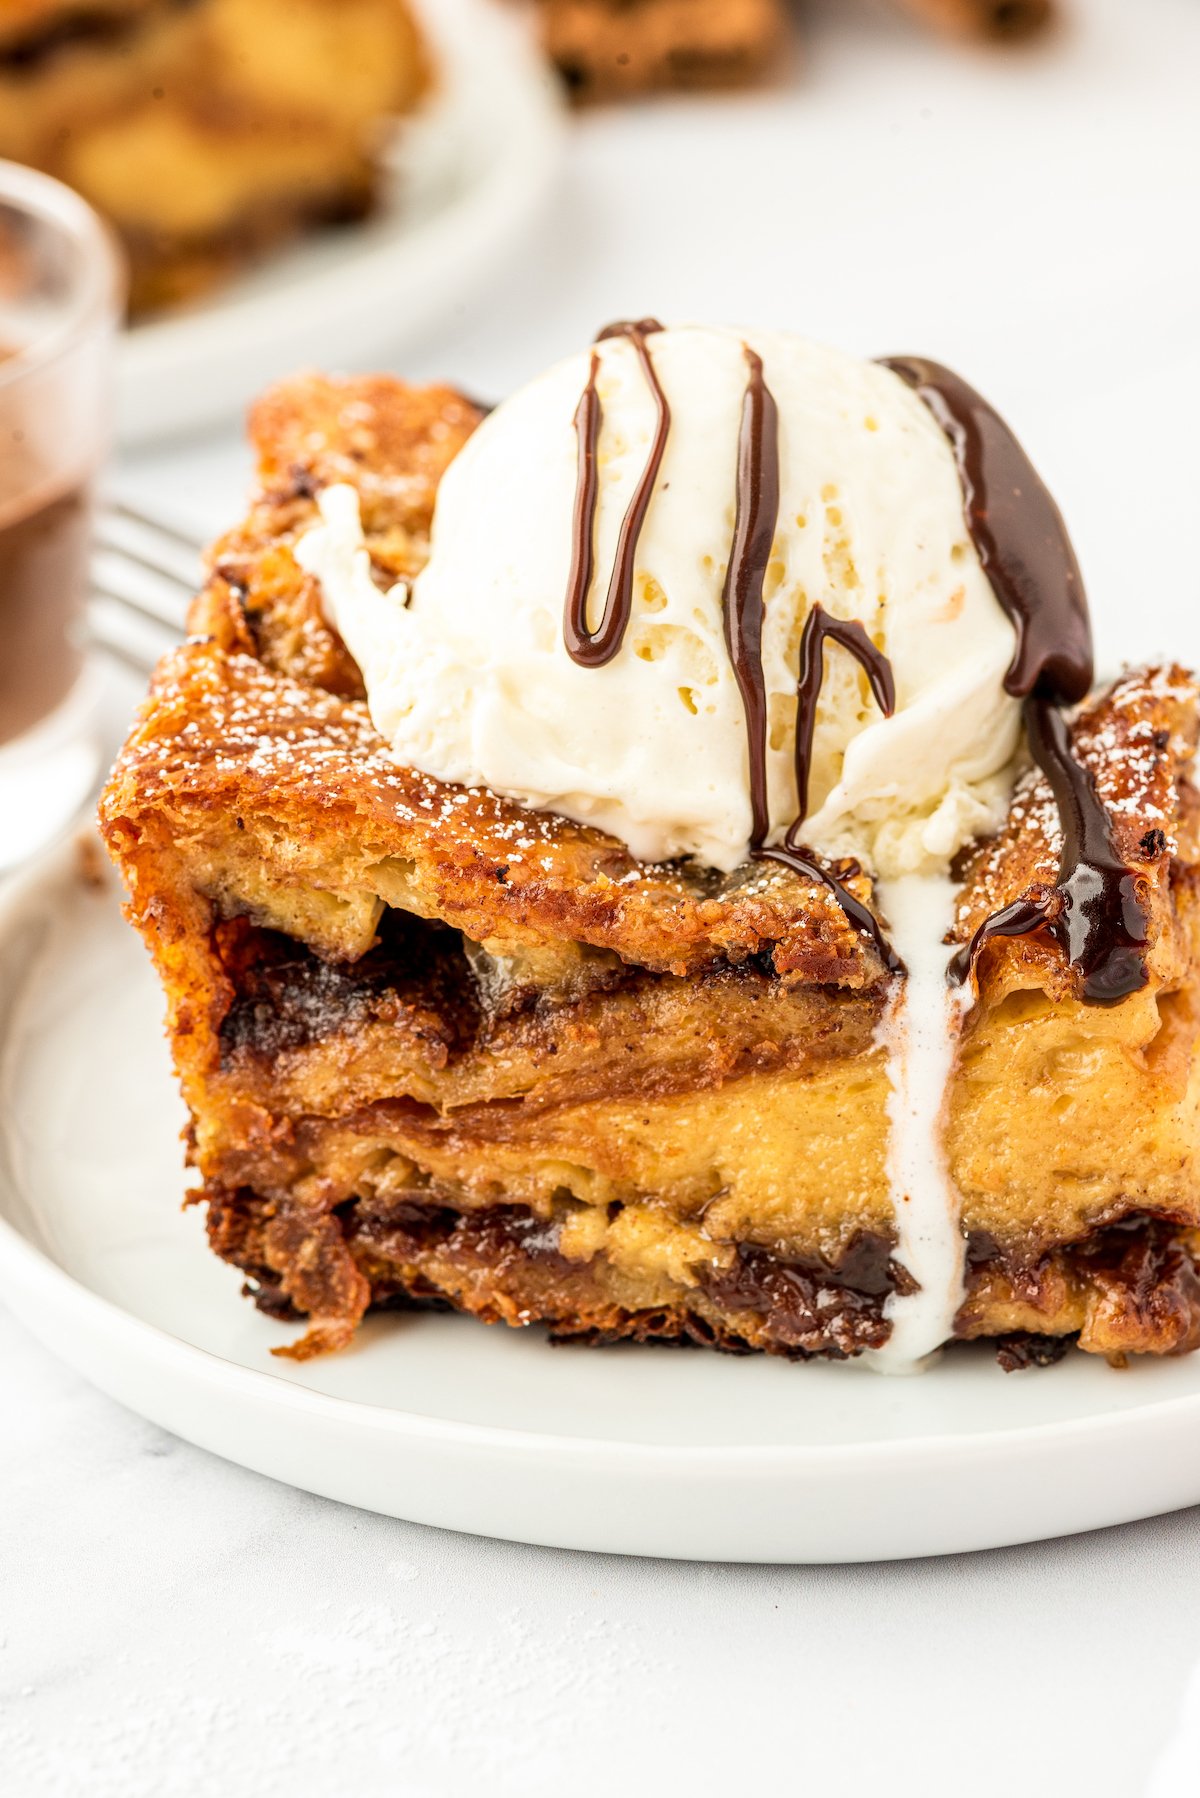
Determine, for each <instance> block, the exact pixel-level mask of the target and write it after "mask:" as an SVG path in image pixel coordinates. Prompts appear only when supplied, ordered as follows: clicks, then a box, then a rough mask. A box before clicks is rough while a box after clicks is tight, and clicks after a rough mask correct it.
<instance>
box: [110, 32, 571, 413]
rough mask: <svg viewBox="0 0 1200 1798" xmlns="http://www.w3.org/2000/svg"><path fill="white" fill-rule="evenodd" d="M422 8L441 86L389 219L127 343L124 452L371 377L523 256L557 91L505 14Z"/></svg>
mask: <svg viewBox="0 0 1200 1798" xmlns="http://www.w3.org/2000/svg"><path fill="white" fill-rule="evenodd" d="M420 10H421V13H422V15H423V17H424V19H425V22H426V26H427V29H428V31H429V34H430V36H431V38H432V40H433V44H434V54H435V56H436V59H437V65H438V70H439V81H438V87H437V91H436V93H435V95H434V97H433V98H432V100H431V101H430V103H429V104H428V106H427V107H426V108H425V110H424V112H423V113H422V114H421V115H420V116H419V117H416V118H414V119H411V120H409V121H406V122H405V123H404V125H403V126H402V128H401V131H400V133H399V136H398V140H397V148H396V152H395V156H394V158H393V164H394V166H393V169H392V179H391V185H390V194H389V197H388V198H387V199H386V201H385V203H384V205H383V207H382V208H381V210H380V211H379V213H378V214H377V215H376V216H375V217H374V218H372V219H370V220H368V221H366V222H365V223H364V224H362V225H357V226H353V227H347V228H342V229H337V230H329V231H325V232H322V233H319V234H318V235H316V236H313V237H310V238H307V239H305V240H304V241H303V242H301V243H299V244H297V245H295V246H294V247H293V248H292V249H290V250H287V251H285V252H284V253H283V254H281V255H277V256H274V257H271V258H270V259H269V260H267V261H265V262H264V263H263V264H262V265H261V267H258V268H256V269H254V270H252V271H250V272H249V273H247V274H246V275H244V276H242V277H241V278H240V279H238V280H236V281H234V282H232V283H231V284H230V285H228V286H227V287H223V288H221V289H220V290H219V291H218V292H217V293H216V294H214V295H213V297H212V299H211V300H208V301H206V302H205V303H203V304H201V305H197V306H195V307H192V308H189V309H188V310H187V311H184V312H180V313H178V314H174V315H170V316H168V317H165V318H162V319H157V320H152V321H151V322H149V323H146V324H142V325H136V326H134V327H133V328H132V329H130V330H129V331H127V332H126V333H125V336H124V339H123V341H122V345H121V351H120V360H119V366H118V415H119V429H120V434H121V436H122V438H123V440H124V441H126V442H129V443H134V442H139V441H143V440H145V439H147V438H152V437H157V436H161V435H164V434H166V433H175V432H180V431H186V430H191V429H194V428H195V427H197V426H199V425H205V424H210V423H212V422H213V421H215V420H217V419H220V418H223V417H228V416H229V415H230V414H231V413H233V412H236V411H238V410H239V409H240V408H241V407H242V406H244V405H245V404H246V402H247V400H248V399H249V398H250V396H251V395H252V394H254V393H256V392H258V391H259V390H260V389H261V388H262V387H263V386H265V385H266V383H267V382H269V381H272V380H274V379H276V378H277V377H279V376H281V375H285V374H289V373H291V372H292V371H293V370H295V369H297V368H301V367H305V366H307V365H309V364H312V363H323V364H327V365H332V366H335V367H338V368H343V367H359V366H365V365H366V364H367V363H369V362H370V361H371V359H372V358H373V357H375V356H377V355H378V354H379V353H380V352H381V351H383V350H385V349H386V350H391V351H394V350H396V349H399V348H400V347H402V346H403V344H404V343H405V342H406V341H407V340H409V339H411V338H412V337H413V336H414V335H415V334H416V333H418V332H419V331H421V330H423V329H424V328H425V327H426V326H428V325H429V324H430V323H431V322H432V321H434V320H435V319H437V318H439V317H442V316H444V315H445V313H446V312H447V311H448V310H449V309H450V308H452V307H453V306H454V305H455V304H456V303H458V302H460V301H461V300H462V299H464V298H465V297H466V296H467V295H468V294H469V293H470V292H471V291H472V290H473V289H474V288H476V287H477V286H478V284H479V282H480V281H481V280H482V279H483V278H484V276H485V275H486V274H487V273H488V271H489V270H491V269H493V268H494V267H495V265H496V264H497V262H498V261H499V260H500V259H501V258H503V257H504V256H507V255H511V254H513V253H515V251H516V250H517V249H518V248H519V246H520V244H521V242H522V239H523V237H524V234H525V232H526V230H527V229H528V228H529V226H530V225H531V224H532V222H533V220H534V218H535V217H536V216H537V214H538V212H539V211H540V210H541V207H542V205H543V203H544V202H545V200H546V199H547V197H548V195H549V193H550V191H551V188H552V183H553V179H554V175H555V171H556V169H557V167H558V161H559V151H560V147H561V139H562V119H563V112H562V105H561V102H560V100H559V97H558V90H557V88H556V86H555V84H554V81H553V79H552V78H551V76H550V75H549V74H548V72H547V71H546V69H545V67H544V65H543V63H542V62H541V60H540V58H539V57H538V55H537V53H536V52H535V50H534V48H533V45H532V43H531V41H530V39H529V36H528V34H527V33H526V32H525V31H524V30H523V29H522V28H521V26H520V24H519V22H518V21H517V20H516V19H514V18H512V17H510V16H508V15H507V10H506V9H505V8H504V7H500V6H496V5H493V4H488V3H487V0H423V3H422V4H421V7H420Z"/></svg>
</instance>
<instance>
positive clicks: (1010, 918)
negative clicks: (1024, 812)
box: [951, 697, 1148, 1005]
mask: <svg viewBox="0 0 1200 1798" xmlns="http://www.w3.org/2000/svg"><path fill="white" fill-rule="evenodd" d="M1024 716H1025V729H1026V731H1027V733H1028V736H1029V746H1030V748H1031V750H1032V751H1033V756H1034V760H1035V761H1036V762H1037V764H1038V767H1039V768H1041V770H1042V771H1043V773H1044V774H1045V776H1046V779H1047V780H1048V781H1049V782H1050V787H1051V791H1052V792H1053V794H1054V799H1055V803H1056V804H1057V806H1058V811H1059V817H1060V818H1061V820H1062V830H1063V849H1062V856H1061V858H1060V861H1059V871H1058V882H1057V885H1056V886H1055V887H1054V889H1053V891H1052V892H1050V893H1048V894H1046V895H1045V896H1044V897H1038V898H1031V899H1018V900H1017V901H1016V902H1015V903H1014V904H1012V905H1006V906H1005V907H1004V909H1003V911H998V912H996V913H995V914H994V916H992V917H990V918H987V919H985V920H984V922H983V923H982V924H981V925H980V926H979V929H978V930H977V931H976V932H975V935H974V936H973V937H972V939H971V941H970V943H969V945H968V946H967V947H966V948H963V949H960V950H959V952H958V954H957V955H956V956H955V957H954V960H953V962H952V963H951V975H952V977H953V978H955V979H958V980H965V979H966V978H967V976H968V975H969V974H970V972H971V970H972V969H973V967H974V965H975V961H976V958H977V957H978V955H979V952H980V950H981V949H982V948H983V946H984V944H985V943H987V942H989V941H990V940H991V938H992V937H997V936H1001V937H1012V936H1027V935H1029V934H1031V933H1032V932H1033V931H1038V930H1044V931H1045V932H1046V933H1047V934H1048V935H1049V936H1051V937H1053V938H1054V940H1055V942H1056V943H1058V945H1059V946H1060V948H1061V949H1062V951H1063V953H1064V954H1065V955H1066V957H1067V959H1068V961H1069V962H1070V963H1071V966H1072V967H1073V968H1075V969H1076V970H1077V972H1078V973H1079V975H1080V976H1081V991H1082V994H1083V997H1084V998H1085V999H1087V1000H1089V1001H1090V1002H1091V1003H1092V1004H1093V1005H1112V1004H1114V1003H1115V1002H1116V1001H1117V1000H1118V999H1124V998H1127V997H1128V996H1129V994H1130V993H1136V992H1138V991H1140V989H1141V988H1142V987H1143V986H1145V984H1146V980H1147V978H1148V976H1147V972H1146V959H1145V948H1146V936H1147V933H1146V913H1145V910H1144V909H1143V907H1142V904H1141V902H1140V900H1139V898H1138V894H1137V877H1136V875H1135V874H1134V873H1133V870H1132V869H1130V868H1128V867H1126V865H1125V863H1124V862H1123V861H1122V860H1121V857H1120V855H1119V853H1118V851H1117V847H1116V844H1115V842H1114V841H1113V831H1112V820H1111V818H1110V817H1109V815H1108V812H1107V811H1106V809H1105V807H1104V805H1103V803H1102V802H1101V800H1100V797H1099V795H1098V794H1097V792H1096V789H1095V785H1094V783H1093V781H1092V778H1091V775H1090V774H1089V773H1088V771H1087V769H1086V768H1085V767H1083V766H1082V765H1081V763H1079V762H1078V761H1077V760H1076V759H1075V756H1074V755H1073V754H1072V752H1071V738H1070V733H1069V730H1068V727H1067V723H1066V720H1065V719H1064V717H1063V715H1062V712H1061V711H1060V710H1059V709H1058V708H1057V707H1056V706H1054V705H1053V704H1051V703H1050V702H1049V701H1048V700H1044V699H1039V698H1037V697H1031V698H1029V699H1027V700H1026V701H1025V707H1024Z"/></svg>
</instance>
